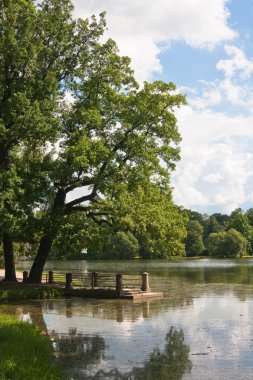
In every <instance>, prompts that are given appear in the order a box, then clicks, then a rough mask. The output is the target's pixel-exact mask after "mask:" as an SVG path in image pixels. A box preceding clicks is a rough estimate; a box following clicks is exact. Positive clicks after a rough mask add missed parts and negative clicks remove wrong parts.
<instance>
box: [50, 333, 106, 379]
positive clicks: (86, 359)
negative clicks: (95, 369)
mask: <svg viewBox="0 0 253 380" xmlns="http://www.w3.org/2000/svg"><path fill="white" fill-rule="evenodd" d="M50 339H51V342H52V344H53V348H54V353H55V357H56V358H57V363H58V365H59V366H60V367H62V368H63V369H65V370H66V372H67V373H71V378H73V379H79V378H85V377H79V375H81V374H82V372H83V371H85V370H86V369H87V368H88V367H89V366H94V365H97V364H99V363H100V362H101V360H102V358H103V356H104V350H105V343H104V339H103V338H101V337H99V336H86V335H85V336H83V335H79V334H77V333H76V329H70V330H69V333H68V334H58V333H55V332H51V333H50Z"/></svg>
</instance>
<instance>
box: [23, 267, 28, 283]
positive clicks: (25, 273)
mask: <svg viewBox="0 0 253 380" xmlns="http://www.w3.org/2000/svg"><path fill="white" fill-rule="evenodd" d="M27 278H28V272H27V271H26V270H25V271H24V272H23V283H25V282H26V281H27Z"/></svg>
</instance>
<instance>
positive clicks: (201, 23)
mask: <svg viewBox="0 0 253 380" xmlns="http://www.w3.org/2000/svg"><path fill="white" fill-rule="evenodd" d="M74 5H75V14H76V15H77V16H79V17H83V18H86V17H90V16H91V15H92V14H96V15H97V14H99V13H100V12H102V11H106V19H107V28H108V30H107V36H108V37H112V38H113V39H114V40H115V41H116V42H117V44H118V46H119V49H120V53H121V54H123V55H128V56H130V57H131V58H132V67H133V69H134V70H135V76H136V78H137V80H138V81H139V82H140V83H142V82H143V81H144V80H147V81H153V80H156V79H162V80H164V81H167V82H170V81H172V82H174V83H175V84H176V86H177V87H178V89H179V91H180V92H182V93H184V94H186V95H187V101H188V105H187V106H185V107H183V108H180V109H179V110H178V111H176V115H177V119H178V127H179V131H180V133H181V136H182V143H181V160H180V162H179V163H178V164H177V169H176V171H175V172H174V173H173V175H172V180H171V181H172V186H173V188H174V190H173V195H174V200H175V202H176V203H177V204H179V205H182V206H183V207H186V208H190V209H192V210H195V211H198V212H201V213H208V214H212V213H215V212H221V213H230V212H231V211H233V210H234V209H235V208H237V207H241V208H242V209H244V210H247V209H248V208H250V207H253V23H252V19H253V0H211V1H206V0H156V1H155V2H154V1H153V0H128V1H124V0H85V1H84V0H74Z"/></svg>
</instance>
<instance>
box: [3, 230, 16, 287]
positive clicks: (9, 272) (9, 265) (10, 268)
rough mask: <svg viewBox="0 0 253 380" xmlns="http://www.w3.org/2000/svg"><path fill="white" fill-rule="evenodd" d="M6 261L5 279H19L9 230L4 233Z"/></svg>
mask: <svg viewBox="0 0 253 380" xmlns="http://www.w3.org/2000/svg"><path fill="white" fill-rule="evenodd" d="M3 248H4V262H5V278H4V281H17V278H16V270H15V262H14V253H13V244H12V240H11V238H10V236H9V235H8V233H7V232H5V233H4V234H3Z"/></svg>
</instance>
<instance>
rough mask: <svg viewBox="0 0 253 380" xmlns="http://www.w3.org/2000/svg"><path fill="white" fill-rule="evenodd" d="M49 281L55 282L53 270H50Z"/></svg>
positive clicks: (50, 282)
mask: <svg viewBox="0 0 253 380" xmlns="http://www.w3.org/2000/svg"><path fill="white" fill-rule="evenodd" d="M48 283H49V284H53V283H54V272H53V271H51V270H50V271H49V272H48Z"/></svg>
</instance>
